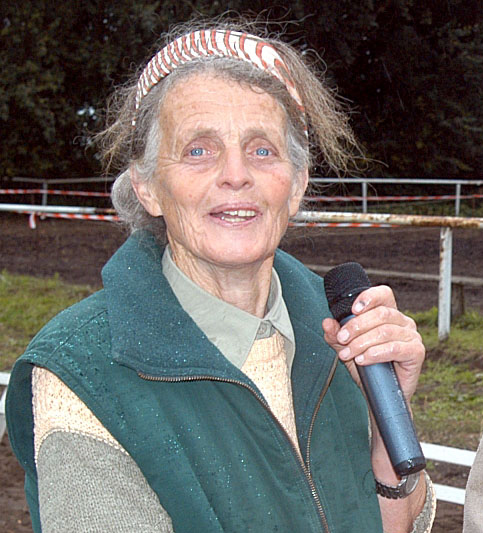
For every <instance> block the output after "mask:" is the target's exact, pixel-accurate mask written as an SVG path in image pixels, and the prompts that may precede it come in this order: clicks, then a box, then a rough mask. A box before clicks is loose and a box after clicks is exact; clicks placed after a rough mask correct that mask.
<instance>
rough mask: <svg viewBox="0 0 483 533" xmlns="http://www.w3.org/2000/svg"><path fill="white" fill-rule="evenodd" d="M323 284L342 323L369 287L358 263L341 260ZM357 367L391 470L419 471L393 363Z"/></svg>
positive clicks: (419, 462) (420, 464)
mask: <svg viewBox="0 0 483 533" xmlns="http://www.w3.org/2000/svg"><path fill="white" fill-rule="evenodd" d="M324 284H325V291H326V295H327V299H328V302H329V308H330V311H331V313H332V315H333V316H334V318H335V319H336V320H337V321H338V322H339V323H340V324H341V325H344V324H345V323H346V322H348V321H349V320H350V319H351V318H353V317H354V315H353V314H352V310H351V308H352V304H353V303H354V301H355V299H356V298H357V296H358V295H359V294H360V293H361V292H362V291H364V290H366V289H368V288H369V287H370V286H371V283H370V281H369V278H368V277H367V274H366V272H365V271H364V269H363V268H362V266H361V265H360V264H359V263H344V264H342V265H339V266H337V267H335V268H333V269H332V270H330V271H329V272H328V273H327V274H326V275H325V277H324ZM356 368H357V371H358V372H359V376H360V378H361V382H362V386H363V388H364V391H365V393H366V396H367V400H368V403H369V406H370V408H371V411H372V413H373V415H374V418H375V420H376V423H377V426H378V428H379V431H380V433H381V436H382V439H383V441H384V445H385V446H386V450H387V452H388V454H389V457H390V459H391V463H392V466H393V468H394V470H395V471H396V473H397V474H399V475H400V476H407V475H409V474H412V473H415V472H418V471H420V470H422V469H423V468H424V467H425V466H426V460H425V458H424V455H423V451H422V449H421V445H420V444H419V441H418V438H417V436H416V430H415V428H414V424H413V421H412V418H411V415H410V414H409V409H408V406H407V404H406V400H405V398H404V395H403V392H402V390H401V386H400V384H399V380H398V378H397V375H396V372H395V370H394V365H393V364H392V363H376V364H374V365H370V366H359V365H357V364H356Z"/></svg>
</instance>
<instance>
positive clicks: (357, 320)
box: [337, 306, 416, 344]
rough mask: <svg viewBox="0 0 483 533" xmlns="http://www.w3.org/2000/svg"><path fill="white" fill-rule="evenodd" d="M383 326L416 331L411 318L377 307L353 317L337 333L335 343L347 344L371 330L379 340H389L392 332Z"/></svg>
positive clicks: (392, 310)
mask: <svg viewBox="0 0 483 533" xmlns="http://www.w3.org/2000/svg"><path fill="white" fill-rule="evenodd" d="M384 326H398V327H400V328H406V329H408V330H410V331H416V323H415V322H414V320H413V319H412V318H409V317H407V316H406V315H404V314H403V313H401V312H400V311H398V310H397V309H394V308H392V307H386V306H378V307H376V308H374V309H369V310H367V311H364V312H363V313H361V314H360V315H358V316H354V318H352V319H351V320H349V321H348V322H347V323H346V324H344V326H343V327H342V328H341V329H340V330H339V331H338V333H337V342H339V343H340V344H349V343H350V342H352V340H354V339H355V338H357V337H360V336H362V335H365V334H367V333H368V332H370V331H372V330H377V334H378V335H379V336H380V337H381V338H390V333H391V331H393V330H391V329H390V328H384ZM397 331H399V330H397Z"/></svg>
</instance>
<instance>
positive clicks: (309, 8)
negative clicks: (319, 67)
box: [0, 0, 483, 178]
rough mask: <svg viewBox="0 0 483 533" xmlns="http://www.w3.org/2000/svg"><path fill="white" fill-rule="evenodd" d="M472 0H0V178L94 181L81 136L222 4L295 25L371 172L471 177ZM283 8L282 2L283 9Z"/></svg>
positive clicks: (94, 164) (480, 134)
mask: <svg viewBox="0 0 483 533" xmlns="http://www.w3.org/2000/svg"><path fill="white" fill-rule="evenodd" d="M482 4H483V3H482V0H446V1H443V0H358V1H354V0H324V1H320V0H317V1H313V2H309V1H303V0H293V1H292V2H290V3H287V4H286V5H282V4H280V3H277V4H275V3H274V4H273V7H270V8H269V9H268V10H267V7H268V6H269V5H270V4H268V3H267V2H266V1H265V2H262V1H255V0H245V1H235V0H233V1H227V2H219V1H217V0H214V1H207V0H201V1H198V0H192V1H189V0H177V1H173V2H163V1H153V0H116V1H111V2H109V1H107V0H70V1H66V2H54V1H50V0H30V1H29V0H24V1H23V2H16V1H13V0H4V1H3V2H2V3H1V7H0V15H1V17H0V25H1V31H0V50H1V51H0V66H1V72H2V76H1V78H0V129H1V132H2V142H1V144H0V176H2V177H11V176H34V177H43V178H54V177H78V176H83V177H84V176H92V175H97V174H99V173H100V166H99V161H98V158H97V156H96V148H95V146H92V144H91V140H90V139H91V136H90V134H89V133H88V132H89V131H96V130H98V129H100V128H101V125H102V109H103V106H104V105H105V101H106V98H107V95H108V94H109V93H110V92H111V91H112V89H113V87H114V86H116V85H117V84H120V83H122V82H124V81H126V79H127V78H128V77H129V75H130V74H132V73H133V72H134V70H135V69H136V67H137V66H139V64H141V63H142V62H144V61H145V60H146V59H147V58H148V57H149V55H150V53H151V52H152V50H153V43H154V42H155V41H156V40H157V38H158V37H159V35H160V33H162V32H163V31H166V30H167V29H168V28H169V26H170V25H171V24H173V23H176V22H181V21H185V20H188V19H189V18H190V17H191V16H192V15H193V14H194V13H199V14H203V15H217V14H220V13H222V12H224V11H225V10H227V9H232V10H236V11H238V12H240V13H251V14H259V13H262V12H265V14H263V15H262V18H267V17H269V18H280V17H282V18H283V19H284V20H285V21H288V20H292V21H293V20H296V21H297V23H296V24H290V25H289V34H288V35H287V39H289V40H290V41H294V42H296V43H297V44H298V45H299V46H302V47H306V48H311V49H314V50H316V51H317V52H318V53H319V54H320V55H321V56H322V57H323V59H324V61H325V64H326V76H327V78H328V79H329V80H330V83H331V84H333V85H336V86H337V87H338V88H339V94H340V95H341V96H343V97H345V98H347V99H348V100H349V101H350V103H351V107H352V109H353V115H352V124H353V127H354V129H355V130H356V133H357V136H358V138H359V139H360V141H361V142H362V144H363V146H364V147H365V149H366V151H367V154H368V156H369V157H370V158H371V159H372V160H375V161H380V162H381V163H380V164H379V163H374V164H373V165H372V167H371V171H370V173H371V175H373V176H374V175H386V176H409V177H424V176H425V177H454V178H473V177H474V178H476V177H480V178H481V175H482V173H481V170H480V169H481V168H482V165H483V143H482V138H483V106H482V93H483V37H482V30H483V24H482V18H483V5H482ZM288 6H289V7H288Z"/></svg>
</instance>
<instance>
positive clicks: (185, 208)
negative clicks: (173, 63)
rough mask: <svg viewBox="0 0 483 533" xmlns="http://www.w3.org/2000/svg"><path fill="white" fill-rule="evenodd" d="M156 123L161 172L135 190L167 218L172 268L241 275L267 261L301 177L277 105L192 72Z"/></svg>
mask: <svg viewBox="0 0 483 533" xmlns="http://www.w3.org/2000/svg"><path fill="white" fill-rule="evenodd" d="M160 120H161V128H162V139H161V143H160V146H159V163H158V169H157V174H156V176H155V178H154V180H153V181H152V182H151V183H150V184H144V185H143V184H142V183H137V184H136V183H135V188H136V190H137V193H138V196H139V198H140V199H141V201H142V203H143V205H144V206H145V207H146V209H147V210H148V212H149V213H150V214H151V215H154V216H159V215H161V214H162V215H163V216H164V219H165V222H166V227H167V236H168V240H169V243H170V245H171V247H172V250H173V255H174V257H175V260H176V261H177V263H178V266H180V268H181V269H182V270H185V271H186V269H183V263H184V262H185V261H194V262H195V263H198V264H199V265H200V266H201V264H202V263H203V264H207V265H210V266H211V267H222V268H226V267H229V268H237V267H243V266H247V265H251V264H256V263H260V262H263V261H265V260H267V259H271V258H272V257H273V254H274V252H275V249H276V248H277V246H278V244H279V242H280V239H281V238H282V236H283V234H284V232H285V230H286V227H287V223H288V219H289V216H291V215H294V214H295V213H296V212H297V209H298V206H299V202H300V199H301V197H302V195H303V192H304V189H305V185H306V178H307V172H305V171H304V172H302V173H301V175H295V171H294V168H293V165H292V163H291V162H290V161H289V158H288V154H287V145H286V119H285V114H284V112H283V110H282V108H281V106H280V105H279V104H278V102H277V101H276V100H274V99H273V98H272V97H271V96H269V95H267V94H266V93H262V92H260V91H258V90H257V91H255V90H252V89H251V88H248V87H242V86H241V85H240V84H238V83H236V82H231V81H227V80H223V79H221V78H218V77H214V76H206V75H205V76H200V75H196V76H193V77H190V78H189V79H188V80H186V81H183V82H180V83H179V84H178V85H176V86H175V87H173V88H172V89H171V90H170V91H169V93H168V94H167V96H166V99H165V102H164V105H163V108H162V111H161V117H160ZM134 181H136V180H134Z"/></svg>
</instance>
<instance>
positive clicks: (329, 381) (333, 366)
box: [306, 357, 339, 473]
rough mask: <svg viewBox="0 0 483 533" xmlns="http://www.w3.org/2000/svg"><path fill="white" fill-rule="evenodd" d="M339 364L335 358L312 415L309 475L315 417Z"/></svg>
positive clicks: (308, 449) (309, 441)
mask: <svg viewBox="0 0 483 533" xmlns="http://www.w3.org/2000/svg"><path fill="white" fill-rule="evenodd" d="M338 362H339V358H338V357H335V358H334V362H333V363H332V366H331V368H330V371H329V375H328V377H327V379H326V381H325V385H324V388H323V389H322V391H321V393H320V396H319V401H318V402H317V405H316V406H315V409H314V412H313V414H312V419H311V421H310V426H309V432H308V435H307V455H306V462H307V469H308V471H309V473H310V472H311V468H310V443H311V441H312V433H313V431H314V425H315V417H316V416H317V413H318V412H319V409H320V406H321V404H322V400H323V399H324V397H325V395H326V393H327V390H328V389H329V387H330V384H331V383H332V379H333V377H334V374H335V371H336V369H337V364H338Z"/></svg>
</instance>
